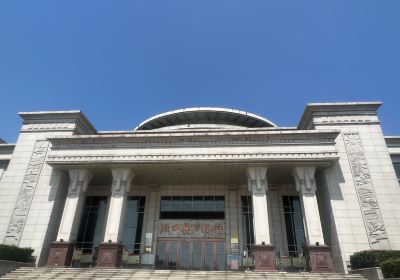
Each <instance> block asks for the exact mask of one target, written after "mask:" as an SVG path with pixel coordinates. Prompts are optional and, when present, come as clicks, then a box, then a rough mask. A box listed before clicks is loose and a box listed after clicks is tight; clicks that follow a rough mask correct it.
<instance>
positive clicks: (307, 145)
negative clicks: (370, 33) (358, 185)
mask: <svg viewBox="0 0 400 280" xmlns="http://www.w3.org/2000/svg"><path fill="white" fill-rule="evenodd" d="M338 134H339V131H337V130H324V131H298V130H293V131H284V132H283V131H247V130H244V131H235V132H229V133H228V132H221V131H212V132H190V133H189V132H173V133H172V132H162V133H132V134H129V135H127V134H122V135H101V136H100V135H87V136H66V137H51V138H48V139H49V141H50V142H51V145H52V148H51V151H50V153H49V155H48V159H47V162H48V163H49V164H52V165H66V164H67V165H68V164H87V163H90V164H110V163H143V162H147V163H157V162H170V163H171V162H180V161H185V162H191V161H193V162H202V161H203V162H208V161H210V162H211V161H212V162H214V161H218V162H220V161H223V162H261V161H262V162H270V161H276V160H280V161H308V162H309V161H313V162H332V161H335V160H337V159H338V154H337V149H336V146H335V139H336V137H337V136H338Z"/></svg>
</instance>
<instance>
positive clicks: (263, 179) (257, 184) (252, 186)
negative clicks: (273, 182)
mask: <svg viewBox="0 0 400 280" xmlns="http://www.w3.org/2000/svg"><path fill="white" fill-rule="evenodd" d="M246 173H247V184H248V189H249V192H251V193H260V192H261V193H265V191H267V190H268V183H267V167H248V168H247V171H246Z"/></svg>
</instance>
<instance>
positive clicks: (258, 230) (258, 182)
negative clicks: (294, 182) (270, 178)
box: [247, 167, 276, 271]
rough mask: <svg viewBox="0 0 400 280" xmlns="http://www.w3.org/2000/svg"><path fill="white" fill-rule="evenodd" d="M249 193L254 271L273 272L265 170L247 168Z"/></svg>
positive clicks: (261, 168)
mask: <svg viewBox="0 0 400 280" xmlns="http://www.w3.org/2000/svg"><path fill="white" fill-rule="evenodd" d="M247 181H248V188H249V192H250V193H251V194H252V203H253V225H254V240H255V244H254V245H253V248H252V251H253V257H254V265H255V270H256V271H274V270H276V267H275V247H274V246H272V245H271V236H270V232H269V222H268V205H267V195H266V191H267V190H268V183H267V168H266V167H249V168H247Z"/></svg>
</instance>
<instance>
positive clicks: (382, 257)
mask: <svg viewBox="0 0 400 280" xmlns="http://www.w3.org/2000/svg"><path fill="white" fill-rule="evenodd" d="M394 258H400V251H396V250H366V251H361V252H357V253H354V255H352V256H350V263H351V267H352V269H360V268H368V267H376V266H381V263H382V262H384V261H386V260H388V259H394Z"/></svg>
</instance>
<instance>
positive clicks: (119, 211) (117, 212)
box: [97, 168, 134, 267]
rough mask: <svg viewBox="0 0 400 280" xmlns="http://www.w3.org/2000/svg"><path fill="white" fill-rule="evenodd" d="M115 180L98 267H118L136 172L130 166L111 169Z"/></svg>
mask: <svg viewBox="0 0 400 280" xmlns="http://www.w3.org/2000/svg"><path fill="white" fill-rule="evenodd" d="M111 172H112V176H113V182H112V186H111V201H110V208H109V210H108V216H107V225H106V232H105V236H104V243H102V244H100V250H99V257H98V259H97V266H98V267H118V266H119V265H120V259H121V252H122V245H121V239H122V226H123V222H124V217H125V208H126V207H125V205H126V199H127V194H128V192H129V189H130V186H131V181H132V180H133V177H134V174H133V172H132V171H131V170H130V169H128V168H114V169H112V170H111Z"/></svg>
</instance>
